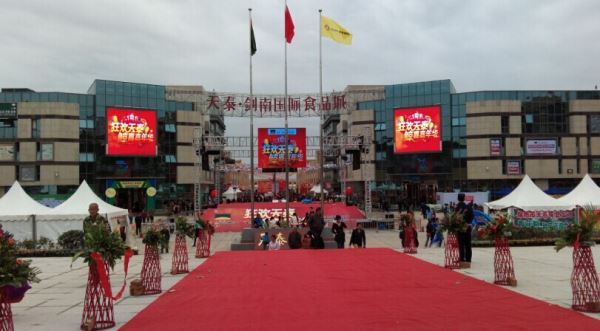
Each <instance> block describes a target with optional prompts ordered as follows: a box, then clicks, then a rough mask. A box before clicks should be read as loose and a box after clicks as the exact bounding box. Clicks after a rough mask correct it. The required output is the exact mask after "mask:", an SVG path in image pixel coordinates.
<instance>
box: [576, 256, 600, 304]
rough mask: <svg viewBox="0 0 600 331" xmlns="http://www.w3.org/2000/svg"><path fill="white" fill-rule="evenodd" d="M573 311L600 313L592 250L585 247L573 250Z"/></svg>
mask: <svg viewBox="0 0 600 331" xmlns="http://www.w3.org/2000/svg"><path fill="white" fill-rule="evenodd" d="M571 289H572V290H573V303H572V305H571V307H572V308H573V309H574V310H578V311H583V312H588V313H597V312H600V282H599V281H598V274H597V273H596V267H595V266H594V258H593V257H592V250H591V249H590V247H589V246H587V245H585V246H584V245H581V246H579V247H574V248H573V273H572V274H571Z"/></svg>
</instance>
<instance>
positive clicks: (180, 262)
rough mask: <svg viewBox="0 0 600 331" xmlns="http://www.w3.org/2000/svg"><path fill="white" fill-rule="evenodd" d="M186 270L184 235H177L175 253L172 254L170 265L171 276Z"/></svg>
mask: <svg viewBox="0 0 600 331" xmlns="http://www.w3.org/2000/svg"><path fill="white" fill-rule="evenodd" d="M187 272H189V270H188V250H187V244H186V240H185V235H184V234H177V236H176V237H175V251H174V252H173V261H172V264H171V274H172V275H177V274H183V273H187Z"/></svg>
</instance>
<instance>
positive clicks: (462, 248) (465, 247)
mask: <svg viewBox="0 0 600 331" xmlns="http://www.w3.org/2000/svg"><path fill="white" fill-rule="evenodd" d="M454 210H455V212H456V213H462V215H463V222H464V223H465V226H464V227H463V230H461V231H460V232H458V255H459V258H460V264H461V268H470V267H471V256H472V248H471V231H472V228H471V222H472V221H473V206H472V205H471V204H469V205H467V204H466V203H465V194H464V193H459V194H458V203H457V204H456V207H455V209H454Z"/></svg>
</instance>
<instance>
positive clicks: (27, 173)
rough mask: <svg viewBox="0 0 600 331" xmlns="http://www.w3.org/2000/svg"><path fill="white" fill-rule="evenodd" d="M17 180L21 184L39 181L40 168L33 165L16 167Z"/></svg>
mask: <svg viewBox="0 0 600 331" xmlns="http://www.w3.org/2000/svg"><path fill="white" fill-rule="evenodd" d="M18 169H19V170H18V171H19V180H20V181H23V182H34V181H36V180H39V179H40V177H39V174H40V167H39V166H35V165H22V166H19V167H18Z"/></svg>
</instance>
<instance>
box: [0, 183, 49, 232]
mask: <svg viewBox="0 0 600 331" xmlns="http://www.w3.org/2000/svg"><path fill="white" fill-rule="evenodd" d="M51 210H52V209H51V208H48V207H46V206H44V205H42V204H40V203H39V202H37V201H35V200H34V199H33V198H31V197H30V196H29V195H28V194H27V192H25V190H23V188H22V187H21V185H20V184H19V182H17V181H15V182H14V183H13V185H12V186H11V187H10V189H9V190H8V192H6V194H5V195H4V196H3V197H2V198H1V199H0V223H2V228H3V229H4V230H7V231H9V232H10V233H12V234H13V235H14V237H15V239H17V240H23V239H31V238H32V234H33V218H34V217H35V215H39V214H46V213H48V212H50V211H51Z"/></svg>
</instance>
